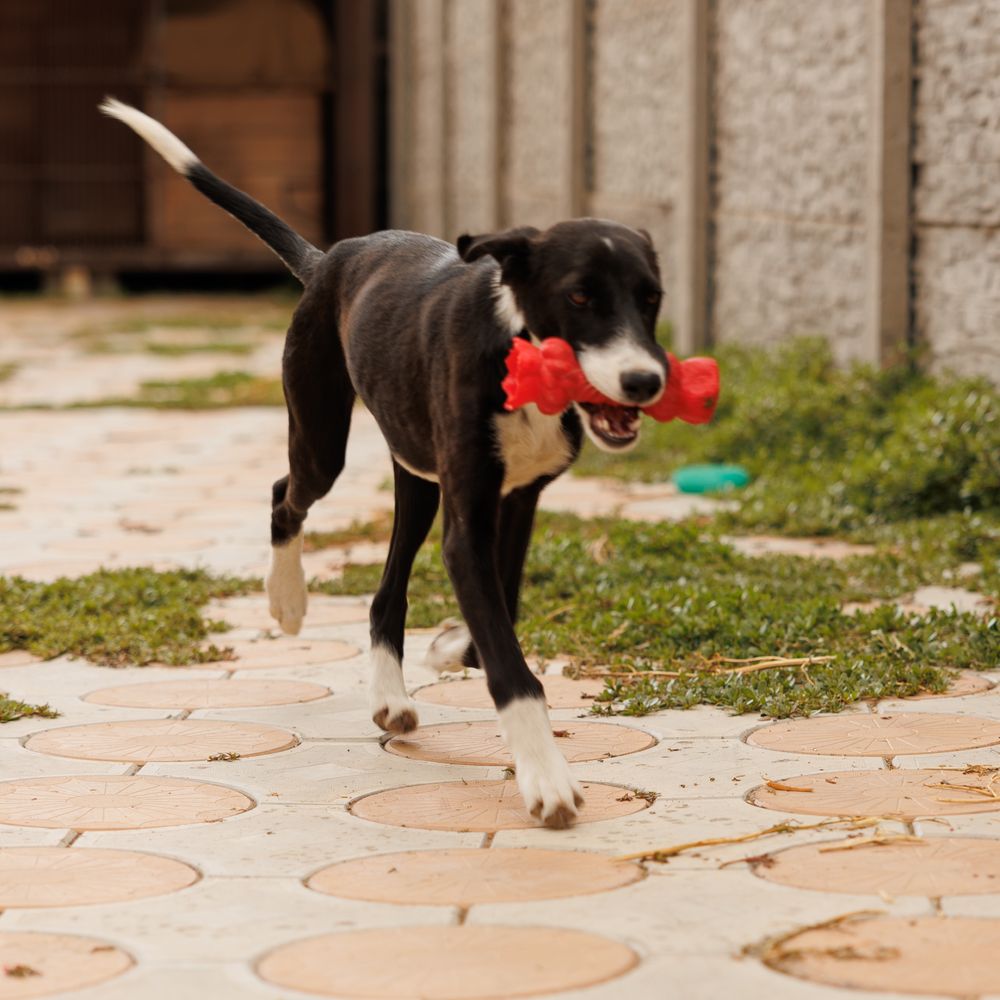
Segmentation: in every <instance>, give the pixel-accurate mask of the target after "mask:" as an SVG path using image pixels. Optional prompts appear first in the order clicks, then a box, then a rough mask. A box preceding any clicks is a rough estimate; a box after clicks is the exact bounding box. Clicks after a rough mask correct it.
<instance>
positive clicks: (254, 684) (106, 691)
mask: <svg viewBox="0 0 1000 1000" xmlns="http://www.w3.org/2000/svg"><path fill="white" fill-rule="evenodd" d="M329 694H330V689H329V688H325V687H323V686H322V685H321V684H309V683H308V682H306V681H281V680H262V681H253V680H251V681H245V680H239V681H237V680H225V681H223V680H204V681H199V680H190V681H150V682H143V683H138V684H122V685H120V686H119V687H109V688H101V689H100V690H99V691H91V692H90V694H88V695H85V696H84V699H83V700H84V701H89V702H92V703H93V704H95V705H115V706H118V707H124V708H186V709H192V710H194V709H199V708H253V707H257V706H262V705H293V704H297V703H299V702H303V701H316V700H318V699H319V698H325V697H326V696H327V695H329Z"/></svg>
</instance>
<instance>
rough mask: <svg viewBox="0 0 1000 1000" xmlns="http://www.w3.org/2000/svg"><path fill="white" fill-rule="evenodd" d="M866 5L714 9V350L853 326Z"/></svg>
mask: <svg viewBox="0 0 1000 1000" xmlns="http://www.w3.org/2000/svg"><path fill="white" fill-rule="evenodd" d="M868 3H869V0H837V3H822V4H813V3H802V2H801V0H719V2H718V7H717V10H716V15H715V33H714V39H713V41H714V65H715V73H714V79H713V87H714V108H713V111H714V119H715V120H714V136H713V145H714V154H715V155H714V162H715V169H714V203H715V212H714V216H715V234H714V241H713V242H714V286H715V297H714V303H713V308H712V312H711V317H712V328H711V329H712V335H713V339H714V340H716V341H720V342H721V341H727V340H739V341H744V342H752V343H762V342H773V341H774V340H776V339H780V338H781V337H783V336H788V335H795V334H818V333H822V334H826V335H827V336H829V337H831V338H832V339H833V341H834V344H835V346H836V350H837V353H838V354H839V355H840V356H841V357H848V356H853V355H856V354H859V353H861V352H860V351H859V350H858V347H857V344H856V343H854V342H855V341H856V340H857V338H859V337H860V336H861V333H862V330H863V328H864V322H863V319H864V295H863V294H862V290H863V289H864V283H865V260H866V250H865V190H866V183H865V178H866V164H867V127H866V120H867V113H868V100H867V99H868V88H867V68H868V60H867V58H866V29H867V16H866V15H867V9H866V8H867V6H868Z"/></svg>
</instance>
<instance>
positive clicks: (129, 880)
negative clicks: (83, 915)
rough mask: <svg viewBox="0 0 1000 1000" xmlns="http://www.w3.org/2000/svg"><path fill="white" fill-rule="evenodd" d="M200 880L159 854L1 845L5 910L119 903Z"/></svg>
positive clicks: (0, 891) (0, 888)
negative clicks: (10, 908)
mask: <svg viewBox="0 0 1000 1000" xmlns="http://www.w3.org/2000/svg"><path fill="white" fill-rule="evenodd" d="M197 881H198V873H197V872H196V871H195V870H194V869H193V868H190V867H188V866H187V865H185V864H182V863H181V862H180V861H174V860H173V859H172V858H163V857H160V856H158V855H156V854H140V853H138V852H137V851H113V850H107V849H105V848H87V847H73V848H67V847H2V848H0V907H3V908H5V909H6V908H8V907H41V906H82V905H84V904H90V903H119V902H124V901H126V900H131V899H143V898H145V897H147V896H161V895H163V894H164V893H168V892H176V891H177V890H178V889H183V888H185V887H187V886H189V885H191V884H192V883H194V882H197ZM0 993H2V990H0Z"/></svg>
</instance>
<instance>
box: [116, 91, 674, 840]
mask: <svg viewBox="0 0 1000 1000" xmlns="http://www.w3.org/2000/svg"><path fill="white" fill-rule="evenodd" d="M102 110H103V111H104V112H105V113H106V114H108V115H111V116H112V117H114V118H117V119H119V120H121V121H122V122H124V123H125V124H126V125H128V126H129V127H131V128H132V129H133V130H134V131H135V132H137V133H138V134H139V135H140V136H141V137H142V138H143V139H145V140H146V141H147V142H148V143H149V144H150V145H151V146H152V147H153V148H154V149H155V150H156V151H157V152H158V153H159V154H160V155H161V156H163V157H164V159H165V160H166V161H167V162H168V163H169V164H170V165H171V166H172V167H173V168H174V169H175V170H177V171H178V172H179V173H181V174H183V175H184V176H185V177H186V178H187V179H188V180H189V181H190V182H191V183H192V184H193V185H194V186H195V187H196V188H197V189H198V190H199V191H201V192H202V194H204V195H205V196H206V197H208V198H209V199H211V200H212V201H214V202H215V203H216V204H217V205H219V206H221V207H222V208H224V209H225V210H226V211H227V212H229V213H230V214H231V215H233V216H235V218H236V219H238V220H239V221H240V222H242V223H243V225H245V226H246V227H247V228H248V229H250V230H251V231H252V232H254V233H255V234H256V235H257V236H259V237H260V238H261V239H262V240H263V241H264V242H265V243H266V244H267V245H268V246H269V247H270V248H271V249H272V250H273V251H274V252H275V253H276V254H277V255H278V256H279V257H280V258H281V259H282V260H283V261H284V262H285V264H286V265H287V266H288V268H289V269H290V270H291V272H292V273H293V274H294V275H295V276H296V277H297V278H298V279H299V280H300V281H301V282H302V284H303V286H304V288H305V291H304V293H303V295H302V299H301V301H300V302H299V304H298V306H297V308H296V310H295V314H294V316H293V318H292V322H291V326H290V327H289V330H288V338H287V341H286V344H285V352H284V364H283V384H284V390H285V397H286V400H287V404H288V422H289V434H288V457H289V473H288V475H287V476H285V477H283V478H282V479H279V480H278V482H276V483H275V484H274V488H273V495H272V514H271V544H272V558H271V567H270V570H269V572H268V576H267V592H268V596H269V599H270V607H271V613H272V614H273V615H274V617H275V618H276V619H277V620H278V622H279V623H280V624H281V627H282V628H283V629H284V630H285V631H286V632H291V633H295V632H297V631H298V630H299V628H300V627H301V624H302V619H303V616H304V615H305V612H306V582H305V577H304V574H303V570H302V564H301V558H300V556H301V552H302V522H303V520H304V519H305V517H306V514H307V512H308V510H309V508H310V506H311V505H312V504H313V503H315V502H316V501H317V500H319V499H320V498H321V497H322V496H324V495H325V494H326V493H327V492H328V491H329V490H330V488H331V487H332V486H333V484H334V481H335V480H336V478H337V476H338V475H339V474H340V471H341V469H342V468H343V465H344V452H345V447H346V443H347V435H348V431H349V429H350V423H351V412H352V409H353V407H354V402H355V397H356V396H360V397H361V399H362V401H363V402H364V404H365V405H366V406H367V407H368V409H369V410H370V411H371V412H372V413H373V414H374V416H375V419H376V420H377V421H378V424H379V427H380V428H381V430H382V433H383V434H384V435H385V439H386V441H387V442H388V445H389V449H390V451H391V453H392V458H393V472H394V477H395V490H396V493H395V520H394V523H393V529H392V541H391V544H390V547H389V557H388V561H387V562H386V565H385V571H384V573H383V576H382V581H381V584H380V586H379V590H378V593H377V594H376V595H375V599H374V601H373V603H372V608H371V642H372V666H373V669H374V673H373V677H372V683H371V710H372V719H373V720H374V721H375V722H376V723H377V724H378V725H379V726H380V727H381V728H382V729H385V730H388V731H389V732H393V733H405V732H409V731H410V730H412V729H415V728H416V726H417V712H416V707H415V706H414V704H413V702H412V701H411V699H410V698H409V696H408V695H407V692H406V688H405V686H404V683H403V675H402V657H403V629H404V624H405V619H406V607H407V604H406V589H407V582H408V579H409V575H410V570H411V567H412V564H413V560H414V557H415V556H416V553H417V550H418V549H419V547H420V545H421V544H422V543H423V541H424V539H425V538H426V536H427V533H428V531H429V529H430V527H431V523H432V522H433V520H434V517H435V514H436V512H437V509H438V505H439V502H440V503H442V504H443V508H444V561H445V565H446V567H447V570H448V573H449V575H450V577H451V580H452V583H453V584H454V588H455V594H456V597H457V599H458V604H459V606H460V608H461V611H462V615H463V617H464V619H465V623H466V624H465V626H462V627H460V628H453V629H451V630H450V631H448V632H445V633H443V634H442V635H441V636H439V637H438V639H437V640H436V641H435V644H434V645H433V647H432V649H431V652H430V657H429V659H430V662H431V665H432V666H434V667H436V668H437V669H438V670H446V669H457V668H459V667H460V666H461V665H466V666H480V665H481V666H482V667H483V668H484V669H485V672H486V681H487V684H488V685H489V690H490V694H491V695H492V697H493V700H494V702H495V703H496V707H497V711H498V712H499V716H500V725H501V731H502V733H503V736H504V739H505V740H506V742H507V745H508V747H509V749H510V751H511V753H512V754H513V756H514V761H515V769H516V774H517V782H518V787H519V789H520V792H521V794H522V796H523V797H524V800H525V803H526V805H527V807H528V809H529V811H530V812H531V814H532V815H533V816H536V817H538V818H540V819H541V820H542V821H543V822H544V823H545V824H546V825H548V826H551V827H565V826H567V825H568V824H569V823H571V822H572V820H573V818H574V817H575V816H576V813H577V807H578V806H579V805H580V804H581V803H582V798H581V795H580V788H579V786H578V784H577V782H576V781H575V780H574V779H573V777H572V776H571V774H570V771H569V767H568V766H567V764H566V761H565V759H564V758H563V756H562V755H561V754H560V752H559V750H558V749H557V748H556V744H555V740H554V738H553V735H552V729H551V726H550V723H549V719H548V713H547V711H546V706H545V700H544V696H543V691H542V686H541V684H540V683H539V681H538V679H537V678H536V677H535V675H534V674H532V672H531V671H530V670H529V669H528V666H527V665H526V663H525V661H524V656H523V654H522V652H521V647H520V645H519V644H518V641H517V637H516V635H515V633H514V622H515V620H516V618H517V606H518V594H519V591H520V586H521V574H522V568H523V565H524V559H525V555H526V552H527V549H528V543H529V540H530V535H531V528H532V522H533V520H534V515H535V507H536V504H537V502H538V497H539V494H540V493H541V491H542V490H543V489H544V487H545V486H546V485H547V484H548V483H550V482H551V481H552V480H553V479H554V478H555V477H556V476H558V475H559V474H560V473H562V472H563V471H565V470H566V468H567V467H568V466H569V465H570V464H571V463H572V462H573V461H574V459H575V458H576V456H577V454H578V452H579V450H580V445H581V442H582V436H583V432H584V431H585V432H586V433H587V435H588V436H589V437H590V438H591V440H593V441H594V443H595V444H596V445H597V446H598V447H599V448H602V449H603V450H605V451H613V452H620V451H624V450H626V449H628V448H629V447H631V446H632V445H634V444H635V442H636V441H637V439H638V436H639V420H640V412H639V409H638V407H639V406H640V405H646V404H649V403H653V402H655V401H656V400H657V399H658V398H659V396H660V395H661V394H662V392H663V387H664V385H665V381H666V377H667V361H666V358H665V356H664V353H663V351H662V350H661V349H660V348H659V347H658V346H657V344H656V341H655V339H654V332H653V331H654V325H655V322H656V315H657V312H658V310H659V306H660V298H661V288H660V278H659V270H658V268H657V262H656V254H655V252H654V250H653V246H652V242H651V240H650V238H649V236H648V234H646V233H644V232H640V231H636V230H634V229H629V228H628V227H626V226H623V225H619V224H617V223H614V222H608V221H604V220H598V219H575V220H573V221H570V222H560V223H558V224H557V225H554V226H552V227H551V228H550V229H547V230H545V231H544V232H539V231H538V230H536V229H532V228H527V227H524V228H520V229H510V230H507V231H506V232H501V233H495V234H491V235H485V236H462V237H461V238H460V239H459V240H458V245H457V250H456V247H454V246H452V245H451V244H449V243H445V242H443V241H441V240H438V239H433V238H432V237H429V236H423V235H420V234H417V233H409V232H397V231H390V232H379V233H374V234H373V235H371V236H366V237H363V238H359V239H348V240H343V241H341V242H340V243H337V244H336V245H334V246H333V247H332V249H330V250H329V251H328V252H327V253H325V254H324V253H321V252H320V251H319V250H318V249H316V247H314V246H312V245H311V244H309V243H308V242H306V241H305V240H304V239H302V237H300V236H299V235H298V234H297V233H295V232H294V231H293V230H292V229H290V228H289V227H288V226H287V225H286V224H285V223H284V222H282V221H281V220H280V219H279V218H277V216H275V215H273V214H272V213H271V212H269V211H268V210H267V209H266V208H264V207H263V206H262V205H260V204H259V203H258V202H256V201H254V200H253V199H252V198H250V197H248V196H247V195H246V194H244V193H242V192H241V191H238V190H237V189H236V188H234V187H232V186H231V185H229V184H227V183H226V182H225V181H223V180H221V179H220V178H218V177H216V176H215V175H214V174H212V173H211V172H210V171H209V170H207V169H206V168H205V167H204V166H203V165H202V164H201V162H200V161H199V160H198V158H197V157H196V156H195V154H194V153H192V152H191V150H190V149H188V148H187V147H186V146H185V145H184V144H183V143H182V142H181V141H180V140H179V139H178V138H177V137H176V136H174V135H173V134H172V133H171V132H169V131H168V130H167V129H166V128H165V127H164V126H163V125H161V124H159V122H156V121H154V120H153V119H152V118H149V117H148V116H147V115H144V114H143V113H142V112H140V111H137V110H136V109H135V108H131V107H128V106H127V105H124V104H121V103H120V102H118V101H115V100H112V99H109V100H107V101H106V102H105V103H104V104H103V105H102ZM514 337H531V338H532V339H534V340H536V341H538V340H542V339H544V338H546V337H562V338H564V339H565V340H567V341H568V342H569V343H570V344H571V345H572V347H573V348H574V350H575V351H576V354H577V357H578V359H579V362H580V365H581V367H582V369H583V371H584V374H585V375H586V377H587V379H588V380H589V381H590V382H591V384H592V385H594V386H595V387H596V388H598V389H599V390H600V391H601V392H602V393H604V394H605V395H606V396H608V397H610V398H611V399H614V400H616V401H618V402H619V403H620V404H621V405H620V406H595V405H590V404H574V405H573V407H571V408H569V409H567V410H566V411H565V412H564V413H562V414H560V415H556V416H545V415H543V414H541V413H540V412H539V410H538V409H537V407H535V406H533V405H529V406H526V407H524V408H522V409H520V410H518V411H516V412H513V413H507V412H505V411H504V409H503V400H504V394H503V391H502V390H501V387H500V382H501V380H502V378H503V376H504V374H505V366H504V359H505V357H506V355H507V353H508V351H509V349H510V345H511V342H512V338H514Z"/></svg>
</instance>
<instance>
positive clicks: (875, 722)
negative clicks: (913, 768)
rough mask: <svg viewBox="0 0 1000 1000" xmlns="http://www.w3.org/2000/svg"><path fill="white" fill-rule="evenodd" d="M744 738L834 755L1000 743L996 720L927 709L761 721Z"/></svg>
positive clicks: (768, 745)
mask: <svg viewBox="0 0 1000 1000" xmlns="http://www.w3.org/2000/svg"><path fill="white" fill-rule="evenodd" d="M747 742H748V743H751V744H753V745H754V746H758V747H764V748H765V749H768V750H784V751H788V752H790V753H808V754H829V755H831V756H837V757H894V756H896V755H898V754H916V753H945V752H947V751H950V750H971V749H973V748H975V747H987V746H994V745H996V744H998V743H1000V722H994V721H993V720H991V719H984V718H980V717H979V716H975V715H944V714H943V713H941V714H938V713H931V712H923V713H918V712H900V713H897V714H893V715H869V714H868V713H864V714H861V713H857V714H851V715H825V716H817V717H816V718H812V719H794V720H792V721H789V722H776V723H774V724H773V725H770V726H764V727H763V728H762V729H756V730H754V731H753V732H752V733H751V734H750V735H749V736H748V737H747Z"/></svg>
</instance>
